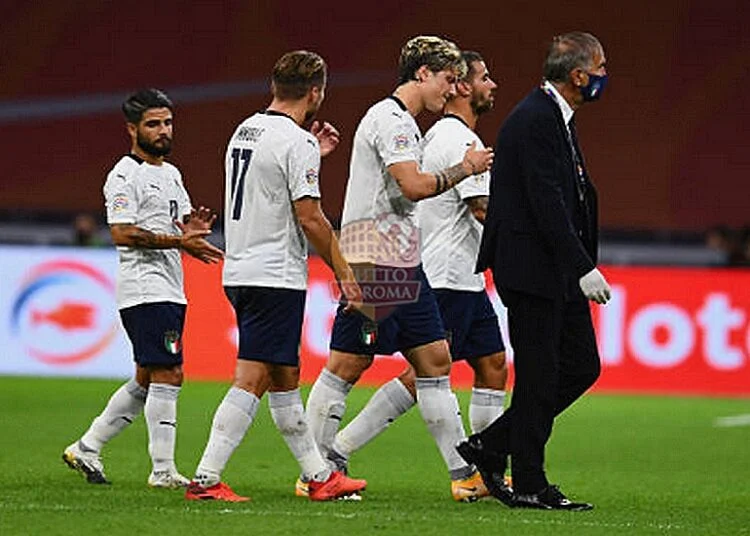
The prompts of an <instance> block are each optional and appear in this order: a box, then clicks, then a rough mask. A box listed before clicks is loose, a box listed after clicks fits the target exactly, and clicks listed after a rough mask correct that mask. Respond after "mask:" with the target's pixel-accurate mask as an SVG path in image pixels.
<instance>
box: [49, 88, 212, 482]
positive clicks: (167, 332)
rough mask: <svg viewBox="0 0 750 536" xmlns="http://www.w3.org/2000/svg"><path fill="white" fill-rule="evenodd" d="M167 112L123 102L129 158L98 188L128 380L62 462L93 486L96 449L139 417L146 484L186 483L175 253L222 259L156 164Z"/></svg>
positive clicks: (165, 169) (168, 105)
mask: <svg viewBox="0 0 750 536" xmlns="http://www.w3.org/2000/svg"><path fill="white" fill-rule="evenodd" d="M172 109H173V105H172V101H171V100H170V99H169V97H167V95H166V94H165V93H164V92H162V91H159V90H158V89H144V90H141V91H138V92H137V93H134V94H133V95H131V96H130V97H129V98H128V99H127V100H126V101H125V102H124V103H123V105H122V111H123V112H124V114H125V117H126V120H127V123H126V126H127V131H128V134H129V135H130V139H131V148H130V153H129V154H127V155H126V156H123V157H122V158H121V159H120V160H119V162H117V164H115V167H114V168H112V171H110V173H109V175H108V176H107V181H106V183H105V185H104V198H105V201H106V209H107V222H108V223H109V226H110V230H111V233H112V241H113V242H114V244H115V245H116V246H117V248H118V250H119V254H120V263H119V270H118V277H117V304H118V306H119V309H120V318H121V319H122V324H123V326H124V327H125V331H126V332H127V334H128V337H129V338H130V342H131V343H132V345H133V356H134V359H135V376H134V378H133V379H131V380H129V381H128V382H127V383H125V384H124V385H123V386H122V387H120V388H119V389H118V390H117V391H116V392H115V394H114V395H112V397H111V398H110V399H109V402H108V403H107V406H106V407H105V408H104V411H103V412H102V414H101V415H99V416H98V417H97V418H96V419H94V421H93V423H91V426H90V427H89V429H88V430H87V431H86V433H85V434H84V435H83V436H82V437H81V438H80V439H79V440H78V441H75V442H74V443H72V444H71V445H70V446H69V447H68V448H66V449H65V451H64V452H63V460H64V461H65V463H67V464H68V466H69V467H71V468H72V469H75V470H77V471H79V472H81V473H82V474H83V475H85V477H86V479H87V480H88V481H89V482H91V483H93V484H107V483H109V482H108V481H107V477H106V476H105V474H104V466H103V464H102V461H101V458H100V452H101V449H102V447H104V445H106V444H107V443H108V442H109V441H110V440H111V439H112V438H114V437H115V436H116V435H117V434H119V433H120V432H121V431H122V430H123V429H125V428H126V427H127V426H128V425H129V424H130V423H132V422H133V419H135V417H136V416H138V414H139V413H140V412H141V411H143V412H144V415H145V418H146V427H147V429H148V436H149V445H148V451H149V454H150V455H151V461H152V464H153V470H152V472H151V474H150V475H149V477H148V484H149V485H150V486H152V487H157V488H176V487H184V486H187V484H188V482H189V481H188V479H187V478H185V477H184V476H182V475H181V474H180V473H179V472H178V471H177V468H176V467H175V463H174V448H175V436H176V425H177V396H178V394H179V392H180V386H181V385H182V328H183V325H184V320H185V307H186V305H185V304H186V300H185V294H184V292H183V285H182V261H181V258H180V250H182V251H185V252H186V253H188V254H189V255H192V256H193V257H196V258H198V259H200V260H202V261H203V262H206V263H215V262H218V261H219V259H221V258H222V256H223V253H222V251H221V250H220V249H217V248H216V247H214V246H212V245H211V244H210V243H209V242H207V241H206V240H205V238H204V237H205V236H206V235H208V234H209V233H210V232H211V225H212V224H213V222H214V220H215V219H216V216H215V215H213V214H212V213H211V211H210V210H208V209H206V208H204V207H200V208H199V209H198V210H195V209H192V208H191V204H190V198H189V197H188V194H187V192H186V191H185V187H184V186H183V184H182V175H181V174H180V172H179V170H178V169H177V168H176V167H175V166H173V165H172V164H170V163H169V162H166V161H165V160H164V158H165V156H167V155H168V154H169V153H170V150H171V149H172ZM181 218H182V219H183V220H184V222H181V221H180V219H181Z"/></svg>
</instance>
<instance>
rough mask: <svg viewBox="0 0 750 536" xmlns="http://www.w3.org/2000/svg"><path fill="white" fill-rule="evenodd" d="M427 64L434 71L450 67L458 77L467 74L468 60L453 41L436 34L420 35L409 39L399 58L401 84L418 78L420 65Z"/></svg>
mask: <svg viewBox="0 0 750 536" xmlns="http://www.w3.org/2000/svg"><path fill="white" fill-rule="evenodd" d="M423 65H426V66H427V68H428V69H429V70H430V71H432V72H435V73H437V72H440V71H444V70H446V69H450V70H453V71H455V72H456V75H457V76H458V78H463V77H464V76H466V69H467V68H466V62H465V61H464V60H463V58H462V57H461V51H460V50H459V48H458V47H457V46H456V45H455V44H454V43H453V42H451V41H448V40H447V39H443V38H442V37H437V36H434V35H418V36H416V37H413V38H411V39H409V41H407V42H406V44H405V45H404V46H403V48H402V49H401V56H400V57H399V59H398V77H399V84H405V83H406V82H409V81H410V80H415V79H416V73H417V71H418V70H419V68H420V67H422V66H423Z"/></svg>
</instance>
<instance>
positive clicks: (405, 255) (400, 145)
mask: <svg viewBox="0 0 750 536" xmlns="http://www.w3.org/2000/svg"><path fill="white" fill-rule="evenodd" d="M408 161H415V162H417V165H421V163H422V134H421V133H420V131H419V126H417V123H416V121H415V120H414V117H412V115H411V114H410V113H409V111H408V110H407V109H406V107H405V106H404V104H403V103H402V102H401V101H400V100H398V99H396V98H394V97H388V98H385V99H383V100H381V101H380V102H377V103H376V104H374V105H373V106H372V107H370V109H369V110H368V111H367V113H366V114H365V116H364V117H363V118H362V120H361V121H360V123H359V126H358V127H357V131H356V133H355V134H354V143H353V145H352V155H351V161H350V164H349V181H348V182H347V185H346V196H345V198H344V210H343V213H342V217H341V249H342V252H343V254H344V255H345V257H346V258H347V260H349V262H373V263H376V264H379V265H386V266H402V267H403V266H416V265H417V264H419V262H420V259H419V229H418V227H417V224H416V219H415V216H414V205H415V203H414V202H413V201H410V200H409V199H407V198H406V197H405V196H404V194H403V193H402V192H401V189H400V188H399V186H398V184H397V183H396V180H395V179H394V178H393V177H392V176H391V175H390V173H388V169H387V168H388V166H390V165H391V164H396V163H398V162H408Z"/></svg>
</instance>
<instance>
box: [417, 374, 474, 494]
mask: <svg viewBox="0 0 750 536" xmlns="http://www.w3.org/2000/svg"><path fill="white" fill-rule="evenodd" d="M416 384H417V404H418V405H419V411H420V413H421V414H422V418H423V419H424V422H425V423H426V424H427V428H428V429H429V430H430V433H431V434H432V437H433V438H434V439H435V443H437V446H438V449H440V454H442V456H443V460H445V465H446V466H448V471H449V472H450V475H451V479H452V480H461V479H464V478H468V477H469V476H471V475H472V474H473V473H474V470H475V469H474V467H471V466H469V465H467V463H466V462H465V461H464V460H463V458H461V456H459V454H458V452H457V451H456V445H458V444H459V443H460V442H461V441H463V440H464V439H466V433H465V432H464V427H463V423H462V422H461V411H460V410H459V408H458V402H457V401H456V397H455V395H454V394H453V393H452V392H451V388H450V382H449V380H448V376H440V377H437V378H417V382H416Z"/></svg>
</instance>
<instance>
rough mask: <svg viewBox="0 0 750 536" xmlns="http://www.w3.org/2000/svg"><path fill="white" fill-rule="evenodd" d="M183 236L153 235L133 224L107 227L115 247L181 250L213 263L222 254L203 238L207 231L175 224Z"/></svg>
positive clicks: (117, 224)
mask: <svg viewBox="0 0 750 536" xmlns="http://www.w3.org/2000/svg"><path fill="white" fill-rule="evenodd" d="M177 225H178V226H181V229H183V231H184V232H183V234H181V235H176V234H175V235H172V234H165V233H154V232H152V231H149V230H146V229H143V228H141V227H138V226H137V225H134V224H129V223H116V224H113V225H110V226H109V229H110V233H111V235H112V242H113V243H114V244H115V245H116V246H123V247H131V248H142V249H181V250H183V251H185V252H186V253H188V254H189V255H191V256H193V257H195V258H197V259H199V260H201V261H203V262H205V263H215V262H218V261H219V259H221V258H222V257H223V256H224V253H223V252H222V251H221V250H220V249H219V248H217V247H215V246H213V245H212V244H211V243H209V242H208V241H207V240H206V239H205V238H204V237H205V236H207V235H209V234H210V233H211V231H210V230H208V229H188V228H186V227H184V224H182V223H179V222H178V223H177Z"/></svg>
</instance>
